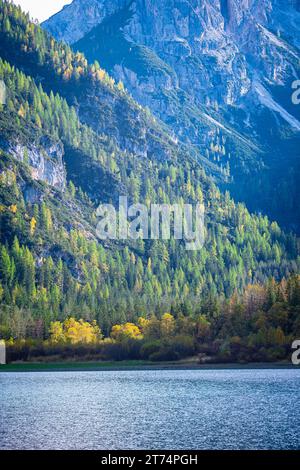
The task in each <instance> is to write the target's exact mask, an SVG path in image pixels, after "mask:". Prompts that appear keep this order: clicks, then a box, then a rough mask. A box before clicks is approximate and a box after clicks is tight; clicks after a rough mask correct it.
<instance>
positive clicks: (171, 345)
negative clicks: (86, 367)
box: [0, 0, 300, 362]
mask: <svg viewBox="0 0 300 470" xmlns="http://www.w3.org/2000/svg"><path fill="white" fill-rule="evenodd" d="M0 80H1V81H2V82H4V84H5V87H6V100H5V103H3V104H2V105H1V104H0V339H4V340H5V341H6V342H7V351H8V358H9V360H10V361H15V360H30V361H39V360H40V361H42V360H45V358H46V357H47V358H49V357H50V358H52V359H53V360H57V359H62V358H74V357H75V358H81V359H86V360H91V359H92V360H122V359H135V360H136V359H143V360H149V361H175V360H179V359H186V358H188V357H192V356H198V357H199V360H200V361H202V362H206V361H208V360H210V361H217V362H235V361H238V362H246V361H253V362H260V361H278V360H286V359H287V358H288V357H289V356H290V354H291V344H292V342H293V340H294V339H297V338H298V337H300V276H299V272H300V271H299V268H300V256H299V255H300V252H299V248H300V244H299V238H297V236H296V234H294V233H293V232H292V231H290V229H288V228H286V227H283V228H282V227H281V226H280V225H279V224H278V223H277V222H276V221H274V220H271V219H269V218H268V217H267V215H266V214H265V213H261V212H260V211H256V212H250V211H249V210H248V209H247V207H246V205H245V204H244V203H243V202H237V201H235V200H234V199H233V198H232V197H231V195H230V193H229V192H228V191H225V190H223V189H222V188H221V189H220V187H219V185H218V179H217V178H214V177H213V176H212V175H211V174H209V172H208V171H207V168H205V167H204V166H203V165H202V164H201V160H199V158H197V155H196V154H195V153H193V151H192V150H191V148H190V147H188V146H187V145H186V144H185V143H184V142H181V141H180V140H178V139H177V137H176V135H175V134H173V133H172V132H170V129H169V128H168V127H167V125H166V124H165V123H163V122H162V121H160V119H159V118H158V117H155V116H154V115H153V114H152V113H151V111H150V110H149V109H148V108H145V107H143V106H141V105H140V104H138V103H137V102H136V101H135V100H134V99H133V97H132V96H131V95H130V93H129V92H128V91H127V90H126V87H125V86H124V84H123V83H122V82H121V81H120V82H118V81H116V80H114V79H113V78H112V77H111V76H110V75H109V74H108V73H107V72H106V71H105V70H104V69H103V68H102V66H101V63H100V64H99V62H94V63H89V62H88V61H87V59H86V58H85V56H84V54H83V53H81V52H77V51H76V50H73V49H72V48H71V46H69V45H66V44H65V43H64V42H59V41H56V40H55V39H54V38H53V37H52V36H51V35H50V34H49V33H47V32H46V31H44V30H43V29H42V27H41V26H39V25H38V24H36V23H34V22H32V21H31V19H30V17H29V16H28V15H26V14H24V13H23V12H22V10H21V9H20V7H16V6H15V5H13V4H12V3H10V2H8V1H3V0H0ZM218 132H220V131H218V130H217V129H216V133H218ZM220 139H221V136H220V137H219V140H220ZM208 150H209V149H208ZM222 173H223V176H224V177H225V178H230V169H229V167H228V168H224V169H223V170H222ZM119 195H126V196H128V199H129V201H130V202H131V203H137V202H140V203H143V204H145V205H146V206H147V207H150V205H151V204H153V203H157V204H179V205H181V206H182V205H183V204H185V203H190V204H197V203H203V204H204V207H205V244H204V247H203V248H202V249H201V250H199V251H187V250H186V249H185V244H184V243H183V242H182V241H178V240H174V239H171V240H169V241H166V240H142V239H139V240H137V241H130V240H124V241H122V240H110V241H105V242H103V241H100V240H99V239H98V238H97V234H96V225H97V216H96V210H97V207H98V205H99V204H100V203H111V204H117V202H118V198H119ZM287 196H288V195H287Z"/></svg>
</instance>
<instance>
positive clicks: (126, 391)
mask: <svg viewBox="0 0 300 470" xmlns="http://www.w3.org/2000/svg"><path fill="white" fill-rule="evenodd" d="M0 393H1V408H0V448H1V449H101V450H118V449H119V450H120V449H121V450H125V449H145V450H148V449H151V450H158V449H161V450H168V449H174V450H180V449H183V450H187V449H191V450H194V449H199V450H201V449H300V406H299V399H300V370H298V369H297V370H295V369H283V370H282V369H281V370H278V369H242V370H238V369H227V370H144V371H141V370H135V371H124V370H123V371H119V372H115V371H114V372H111V371H98V372H33V373H30V372H24V373H0Z"/></svg>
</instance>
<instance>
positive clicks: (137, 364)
mask: <svg viewBox="0 0 300 470" xmlns="http://www.w3.org/2000/svg"><path fill="white" fill-rule="evenodd" d="M226 369H237V370H239V369H240V370H247V369H299V367H297V366H294V365H293V364H291V363H289V362H274V363H263V362H262V363H256V362H253V363H245V364H244V363H243V364H239V363H228V364H226V363H225V364H222V363H216V364H212V363H210V364H198V363H196V362H188V361H186V362H161V363H151V362H146V361H120V362H72V361H65V362H48V363H46V362H44V363H43V362H32V363H30V362H21V363H20V362H18V363H11V364H6V365H0V373H1V372H4V373H5V372H7V373H9V372H119V371H135V370H136V371H146V370H226Z"/></svg>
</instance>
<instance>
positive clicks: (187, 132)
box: [44, 0, 300, 228]
mask: <svg viewBox="0 0 300 470" xmlns="http://www.w3.org/2000/svg"><path fill="white" fill-rule="evenodd" d="M299 21H300V13H299V2H295V1H294V0H289V1H282V0H260V1H258V0H190V1H186V0H181V1H178V0H177V1H176V0H169V1H168V2H166V1H164V0H143V1H142V0H137V1H131V2H129V1H126V0H114V1H109V2H108V1H106V0H88V1H82V0H74V2H73V3H72V4H71V5H69V6H67V7H65V8H64V9H63V11H62V12H61V13H59V14H57V15H55V16H54V17H52V18H50V19H49V20H48V21H47V22H46V23H45V24H44V27H45V28H47V29H48V30H49V31H50V32H51V33H52V34H53V35H54V36H55V37H57V38H59V39H64V40H66V41H67V42H70V43H73V44H74V47H76V48H77V49H79V50H82V51H83V52H85V54H86V55H87V57H88V59H90V60H94V59H97V60H99V61H100V63H101V64H102V65H103V66H104V67H105V68H107V69H108V70H109V71H110V73H111V74H113V75H114V76H115V78H116V79H118V80H119V79H120V80H122V81H123V82H124V83H125V85H126V87H127V88H128V89H129V91H130V92H131V93H132V94H133V96H134V98H135V99H137V100H138V101H139V102H140V103H141V104H143V105H144V106H148V107H149V108H150V109H151V111H153V112H154V113H155V114H156V115H157V116H158V117H159V118H161V119H162V120H163V121H164V122H165V123H166V124H167V125H168V126H170V127H171V128H172V130H173V131H174V134H176V136H177V137H178V138H179V139H180V140H182V141H184V142H185V143H187V144H188V145H190V148H193V149H194V150H195V149H196V150H197V151H198V154H199V156H200V155H201V157H202V159H203V158H204V159H205V160H206V164H207V167H208V168H210V169H211V170H212V171H214V172H216V171H219V176H221V178H222V179H223V182H224V183H225V185H226V187H229V188H230V189H231V191H232V193H233V194H234V196H235V197H236V198H237V199H242V200H245V201H246V202H247V204H248V206H249V207H250V208H251V209H252V210H262V211H265V212H266V213H268V214H270V215H271V216H272V217H274V218H277V219H279V220H280V221H281V222H282V223H284V224H286V225H288V226H290V227H294V228H295V227H296V225H297V223H296V221H295V219H296V218H295V213H297V214H298V215H300V210H299V207H298V205H297V204H296V206H295V204H294V203H291V200H294V201H295V200H299V197H298V196H299V195H298V194H297V187H298V182H299V165H298V164H297V162H298V150H297V147H298V146H299V131H300V117H299V107H297V106H294V105H292V102H291V94H292V89H291V85H292V82H293V81H294V80H295V79H296V78H297V77H298V76H299V58H300V54H299V49H298V47H299V43H300V38H299V33H298V29H297V24H299ZM199 158H200V157H199ZM287 159H288V160H287ZM287 167H289V168H290V169H292V173H293V176H292V178H291V176H290V175H289V176H288V174H287ZM287 180H289V183H288V186H289V187H290V189H291V194H290V196H289V197H288V198H287V200H286V201H284V202H283V201H282V199H279V197H278V194H280V193H282V192H283V190H284V188H286V185H287ZM298 219H299V217H298Z"/></svg>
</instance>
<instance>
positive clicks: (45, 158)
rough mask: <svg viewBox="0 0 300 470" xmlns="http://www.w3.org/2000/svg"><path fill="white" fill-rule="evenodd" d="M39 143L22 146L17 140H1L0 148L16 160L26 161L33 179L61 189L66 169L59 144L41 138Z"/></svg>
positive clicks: (64, 181)
mask: <svg viewBox="0 0 300 470" xmlns="http://www.w3.org/2000/svg"><path fill="white" fill-rule="evenodd" d="M40 144H41V145H35V144H31V145H28V146H24V145H23V144H20V143H18V142H15V143H12V142H9V143H8V142H1V143H0V145H1V148H2V149H3V150H5V151H6V152H7V153H9V154H10V155H12V156H13V157H14V158H16V159H17V160H19V161H21V162H23V163H26V164H27V165H28V166H29V168H30V172H31V176H32V178H33V179H35V180H39V181H44V182H45V183H48V184H49V185H51V186H53V187H55V188H57V189H59V190H61V191H63V190H64V189H65V186H66V171H65V167H64V164H63V149H62V147H61V145H59V144H54V143H51V142H50V141H49V140H48V139H42V142H41V143H40Z"/></svg>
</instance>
